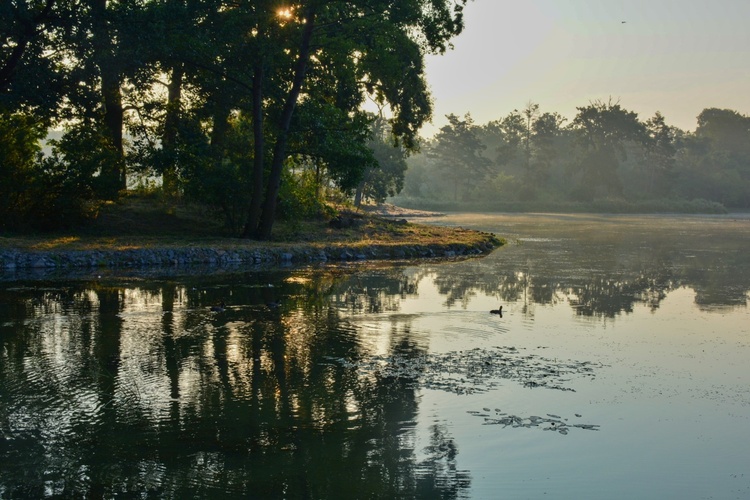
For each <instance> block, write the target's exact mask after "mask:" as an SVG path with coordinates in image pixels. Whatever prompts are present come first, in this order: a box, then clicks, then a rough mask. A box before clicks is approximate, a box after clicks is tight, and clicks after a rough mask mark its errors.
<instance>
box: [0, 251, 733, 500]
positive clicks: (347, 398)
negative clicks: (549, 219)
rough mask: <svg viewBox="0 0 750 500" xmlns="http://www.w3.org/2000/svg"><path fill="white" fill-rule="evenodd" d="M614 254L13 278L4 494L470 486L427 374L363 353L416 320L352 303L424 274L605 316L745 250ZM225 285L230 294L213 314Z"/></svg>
mask: <svg viewBox="0 0 750 500" xmlns="http://www.w3.org/2000/svg"><path fill="white" fill-rule="evenodd" d="M501 252H502V250H501ZM623 255H624V257H623ZM623 255H620V256H619V257H614V256H613V255H612V252H611V251H610V252H609V253H607V252H603V253H600V254H599V256H598V257H597V260H595V261H593V264H594V265H591V266H590V267H591V269H576V270H574V271H570V270H563V271H560V270H558V269H557V268H555V267H554V262H549V263H548V262H546V261H545V259H543V258H537V257H535V258H534V259H529V260H528V261H527V263H526V264H522V265H517V266H505V267H502V268H497V269H496V268H492V267H489V266H492V265H493V263H494V265H497V263H498V262H499V261H498V260H493V258H494V255H493V256H490V257H488V258H486V259H482V260H469V261H465V262H461V263H456V264H454V265H450V266H443V265H439V264H430V263H423V264H421V265H419V266H414V267H408V268H402V267H397V266H391V265H383V266H381V267H375V266H372V267H366V268H356V267H352V268H347V267H332V268H331V267H328V268H323V269H314V268H312V269H299V270H286V271H283V270H278V271H258V272H253V273H247V274H228V275H224V276H220V275H217V276H214V277H211V276H208V277H196V278H175V277H167V278H162V279H150V280H141V279H134V280H125V279H123V280H120V281H119V282H117V281H111V282H103V280H93V281H90V282H87V281H75V282H41V281H37V282H32V283H30V285H29V286H24V285H23V284H19V283H9V284H5V285H3V286H2V287H0V441H1V444H2V446H0V464H2V465H0V466H1V467H2V469H1V470H0V497H18V496H20V497H35V498H37V497H45V496H56V495H62V496H84V495H90V496H116V495H118V494H121V493H128V492H130V493H132V492H140V493H150V494H154V495H157V496H168V497H180V496H194V495H199V496H213V495H217V494H226V495H230V496H231V495H235V496H239V495H246V496H257V497H264V498H267V497H271V498H274V497H284V496H286V497H326V498H329V497H343V496H352V497H355V496H356V497H378V498H382V497H389V498H390V497H395V496H407V497H410V496H424V497H435V496H440V497H445V498H452V497H460V496H463V495H465V494H466V492H467V491H468V489H469V487H470V484H471V480H470V477H469V475H468V473H467V472H466V471H463V470H461V469H460V468H459V466H458V457H459V450H458V447H457V445H456V443H455V442H454V440H453V439H452V437H451V436H450V434H449V433H448V431H447V429H446V428H445V427H444V426H441V425H434V426H433V427H432V428H430V438H429V439H430V442H429V443H428V444H426V445H425V446H426V447H425V449H421V450H420V449H416V448H417V441H418V439H417V437H416V421H417V417H418V415H419V408H418V391H419V390H420V384H421V383H422V382H423V381H424V380H428V378H427V377H425V376H424V375H425V374H423V373H418V372H415V373H411V374H399V375H397V376H394V375H393V374H390V373H388V372H378V371H370V372H367V371H364V372H363V371H362V370H361V369H358V366H361V363H360V362H362V361H366V360H368V359H373V358H374V357H376V356H381V357H389V356H390V357H401V358H408V359H417V358H420V357H425V355H426V354H428V353H427V346H425V345H422V344H421V343H420V342H424V339H423V337H420V336H418V335H416V334H415V333H414V332H412V331H411V328H410V320H409V319H408V317H406V315H404V316H405V317H404V318H402V319H400V320H399V321H395V322H393V323H392V325H391V329H390V331H385V332H381V336H380V337H379V338H378V339H377V342H372V339H365V338H364V336H363V335H362V329H361V328H360V326H361V325H360V324H359V323H357V321H354V320H355V319H356V318H357V317H371V316H373V315H376V314H378V313H391V312H397V311H399V310H400V309H401V306H402V302H403V301H404V300H406V299H411V298H414V297H416V296H417V295H418V294H419V292H420V284H421V283H422V282H423V281H424V280H426V279H429V280H431V281H432V283H434V285H435V288H436V289H437V290H438V293H439V294H440V295H441V299H440V300H442V301H443V302H444V303H443V306H445V307H453V306H454V305H461V306H463V307H468V306H469V304H470V303H471V301H472V300H473V298H475V297H477V296H479V295H485V296H487V297H495V298H496V299H497V300H498V301H499V302H500V303H510V304H520V306H521V307H519V308H517V309H516V310H520V311H521V313H522V314H524V315H527V316H530V317H531V316H533V315H534V308H535V307H536V306H538V305H547V304H559V305H561V306H563V307H571V308H572V310H574V311H575V313H576V314H579V315H582V316H588V317H605V318H610V317H616V316H617V315H619V314H621V313H623V312H624V313H627V312H630V311H632V310H633V309H634V307H635V306H636V305H637V304H643V305H646V306H647V307H649V308H650V309H652V310H654V309H657V308H658V307H660V304H661V303H662V301H663V300H664V299H665V297H667V296H668V295H669V293H670V292H671V291H672V290H675V289H677V288H681V287H691V288H692V289H693V290H695V292H696V303H697V304H698V306H699V307H715V306H722V307H723V306H732V307H737V306H745V304H746V301H747V293H748V287H747V283H748V265H747V262H746V261H745V257H744V254H741V253H738V252H734V253H733V252H728V253H723V254H722V258H721V259H719V260H717V259H716V258H715V255H712V254H709V253H705V254H702V253H698V252H694V254H691V255H686V254H685V253H684V252H679V251H677V250H676V249H675V248H671V247H669V246H665V247H663V248H662V247H658V248H654V249H653V250H652V251H650V252H647V253H646V254H644V253H643V252H641V253H640V254H638V255H639V257H638V259H640V260H637V261H635V260H634V259H635V258H634V257H632V255H635V254H629V253H626V254H623ZM628 259H630V260H628ZM529 262H532V263H533V264H532V263H529ZM623 262H624V263H623ZM221 300H224V301H225V302H226V303H227V308H226V311H224V312H222V313H212V312H211V311H209V306H211V305H213V304H216V303H218V302H220V301H221ZM277 302H278V303H280V306H279V307H272V308H269V307H268V306H267V305H266V304H269V303H277ZM332 358H333V359H340V360H347V361H348V363H332V362H330V360H331V359H332ZM414 366H416V367H417V368H418V367H419V365H418V364H415V365H414ZM421 456H424V457H426V458H424V459H421V458H418V457H421ZM334 472H335V474H334Z"/></svg>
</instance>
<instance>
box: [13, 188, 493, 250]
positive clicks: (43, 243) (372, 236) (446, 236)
mask: <svg viewBox="0 0 750 500" xmlns="http://www.w3.org/2000/svg"><path fill="white" fill-rule="evenodd" d="M346 215H347V216H351V217H352V218H353V219H354V220H355V223H354V224H353V225H352V226H351V227H347V228H344V229H335V228H333V227H331V226H330V225H329V223H328V221H327V220H323V219H318V220H306V221H302V222H296V223H294V224H290V223H286V222H284V221H280V222H278V223H277V224H276V225H275V226H274V237H273V240H272V241H264V242H258V241H253V240H244V239H239V238H236V237H233V236H231V235H229V234H228V232H227V230H226V229H225V228H224V225H223V220H222V219H221V218H220V217H219V216H218V215H214V214H212V213H211V212H209V211H207V210H206V209H205V208H204V207H200V206H195V205H188V204H183V203H174V202H172V203H167V202H164V201H161V200H158V199H153V198H137V197H127V198H125V199H123V200H122V201H120V202H118V203H113V204H109V205H107V206H105V207H103V208H102V210H101V212H100V214H99V217H98V218H97V220H96V221H95V222H94V223H93V224H92V225H91V226H89V227H86V228H82V229H79V230H74V231H67V232H58V233H54V234H34V235H0V248H6V249H7V248H15V249H18V250H22V251H52V250H55V251H68V250H125V249H138V248H170V247H216V248H227V249H231V248H253V247H274V246H289V245H290V244H304V245H305V246H310V247H325V246H338V245H341V246H345V245H346V246H367V245H402V244H411V245H417V244H419V245H437V244H441V245H442V244H445V243H456V244H465V245H473V244H476V243H478V242H484V241H487V238H488V236H487V235H486V234H483V233H480V232H477V231H470V230H465V229H461V228H447V227H437V226H427V225H420V224H413V223H408V224H403V223H399V222H397V221H394V220H391V219H386V218H381V217H379V216H375V215H370V214H368V213H364V212H346Z"/></svg>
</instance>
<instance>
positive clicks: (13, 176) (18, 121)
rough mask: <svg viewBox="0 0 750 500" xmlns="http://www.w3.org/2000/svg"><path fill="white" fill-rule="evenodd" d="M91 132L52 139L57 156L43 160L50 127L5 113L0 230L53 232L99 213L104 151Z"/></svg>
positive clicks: (0, 126)
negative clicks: (95, 194) (99, 175)
mask: <svg viewBox="0 0 750 500" xmlns="http://www.w3.org/2000/svg"><path fill="white" fill-rule="evenodd" d="M86 130H87V129H78V130H71V131H69V132H68V133H66V134H65V135H64V136H63V138H62V139H60V140H59V141H52V146H53V149H52V154H51V156H49V157H42V155H41V146H40V141H41V139H42V138H43V137H44V135H45V134H46V127H45V126H44V124H43V123H40V122H38V121H35V120H34V119H33V118H32V117H30V116H28V115H19V114H13V115H11V114H8V113H0V143H1V144H3V148H2V149H0V165H1V168H2V170H0V200H3V201H2V202H0V221H2V222H0V224H2V225H1V226H0V227H2V228H4V229H13V230H19V229H26V228H33V229H41V230H51V229H58V228H63V227H70V226H73V225H77V224H81V223H82V222H84V221H86V220H87V219H89V218H90V217H92V216H94V215H95V213H96V209H97V206H98V205H97V204H96V203H95V202H93V201H92V200H93V192H94V189H93V184H94V183H95V182H96V180H97V177H96V176H95V175H94V174H95V173H96V171H97V168H98V167H99V166H100V163H97V158H98V154H99V149H98V148H97V142H96V139H95V138H94V137H91V136H90V135H89V134H87V133H86ZM105 161H106V160H105Z"/></svg>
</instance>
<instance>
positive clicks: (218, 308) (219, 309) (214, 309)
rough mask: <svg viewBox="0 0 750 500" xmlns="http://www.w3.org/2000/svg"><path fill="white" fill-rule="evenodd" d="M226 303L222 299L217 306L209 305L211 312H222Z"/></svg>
mask: <svg viewBox="0 0 750 500" xmlns="http://www.w3.org/2000/svg"><path fill="white" fill-rule="evenodd" d="M226 308H227V306H226V304H224V301H223V300H222V301H221V302H220V303H219V305H218V306H211V312H217V313H223V312H224V311H226V310H227V309H226Z"/></svg>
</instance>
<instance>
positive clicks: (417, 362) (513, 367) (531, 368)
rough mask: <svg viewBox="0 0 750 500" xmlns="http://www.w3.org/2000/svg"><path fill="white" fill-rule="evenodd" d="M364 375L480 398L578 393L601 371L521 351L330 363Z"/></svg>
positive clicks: (502, 349)
mask: <svg viewBox="0 0 750 500" xmlns="http://www.w3.org/2000/svg"><path fill="white" fill-rule="evenodd" d="M329 359H331V360H332V361H335V362H337V363H340V364H342V365H343V366H345V367H350V368H356V369H357V370H358V371H359V372H360V373H361V374H363V375H377V376H380V377H397V378H405V379H411V380H413V381H414V384H415V385H416V386H418V387H422V388H426V389H435V390H443V391H446V392H455V393H456V394H475V393H481V392H487V391H489V390H491V389H493V388H494V387H496V386H498V385H499V384H500V383H501V381H503V380H511V381H514V382H517V383H520V384H522V385H523V386H524V387H528V388H538V387H543V388H546V389H556V390H560V391H575V389H573V388H572V387H569V385H568V382H569V381H570V380H571V377H587V378H594V368H595V367H597V366H601V365H596V364H593V363H590V362H588V361H571V360H560V359H549V358H544V357H541V356H536V355H533V354H525V353H524V352H523V350H522V349H517V348H515V347H493V348H485V349H480V348H475V349H469V350H464V351H451V352H447V353H433V354H422V355H417V356H404V355H392V356H372V357H370V358H367V359H363V360H360V361H356V362H351V361H347V360H344V359H342V358H329Z"/></svg>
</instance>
